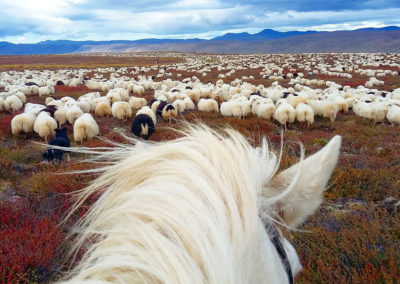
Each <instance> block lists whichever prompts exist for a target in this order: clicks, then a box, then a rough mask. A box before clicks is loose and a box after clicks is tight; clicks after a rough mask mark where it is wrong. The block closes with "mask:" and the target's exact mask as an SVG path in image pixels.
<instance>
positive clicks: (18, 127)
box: [11, 112, 36, 136]
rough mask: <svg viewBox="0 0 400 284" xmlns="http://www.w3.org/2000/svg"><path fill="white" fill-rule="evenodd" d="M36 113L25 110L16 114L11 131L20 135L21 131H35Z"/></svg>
mask: <svg viewBox="0 0 400 284" xmlns="http://www.w3.org/2000/svg"><path fill="white" fill-rule="evenodd" d="M35 120H36V114H35V113H33V112H23V113H21V114H18V115H16V116H14V118H13V119H12V120H11V132H12V134H13V135H14V136H15V135H18V134H19V133H20V132H21V131H23V132H24V133H31V132H33V126H34V124H35Z"/></svg>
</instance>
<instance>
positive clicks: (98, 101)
mask: <svg viewBox="0 0 400 284" xmlns="http://www.w3.org/2000/svg"><path fill="white" fill-rule="evenodd" d="M100 102H105V103H107V104H108V105H109V106H110V102H109V101H108V99H107V98H106V97H98V98H94V99H93V101H92V112H95V110H96V106H97V104H98V103H100ZM110 110H111V106H110Z"/></svg>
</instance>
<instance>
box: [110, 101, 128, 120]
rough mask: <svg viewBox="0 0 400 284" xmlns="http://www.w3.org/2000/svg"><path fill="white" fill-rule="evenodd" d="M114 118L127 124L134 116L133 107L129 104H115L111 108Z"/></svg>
mask: <svg viewBox="0 0 400 284" xmlns="http://www.w3.org/2000/svg"><path fill="white" fill-rule="evenodd" d="M111 113H112V115H113V117H115V118H118V119H120V120H122V121H123V122H126V121H127V120H128V118H130V117H131V116H132V108H131V105H130V104H129V103H127V102H115V103H113V105H112V107H111Z"/></svg>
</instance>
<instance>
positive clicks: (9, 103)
mask: <svg viewBox="0 0 400 284" xmlns="http://www.w3.org/2000/svg"><path fill="white" fill-rule="evenodd" d="M22 107H23V103H22V102H21V100H20V99H19V98H18V97H17V96H16V95H11V96H8V97H7V98H6V99H5V100H4V108H5V109H6V110H7V111H10V112H12V113H14V112H16V111H18V110H20V109H21V108H22Z"/></svg>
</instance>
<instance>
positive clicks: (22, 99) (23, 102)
mask: <svg viewBox="0 0 400 284" xmlns="http://www.w3.org/2000/svg"><path fill="white" fill-rule="evenodd" d="M14 95H15V96H17V97H18V98H19V99H20V101H21V102H22V104H25V103H26V96H25V94H24V93H23V92H16V93H15V94H14Z"/></svg>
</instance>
